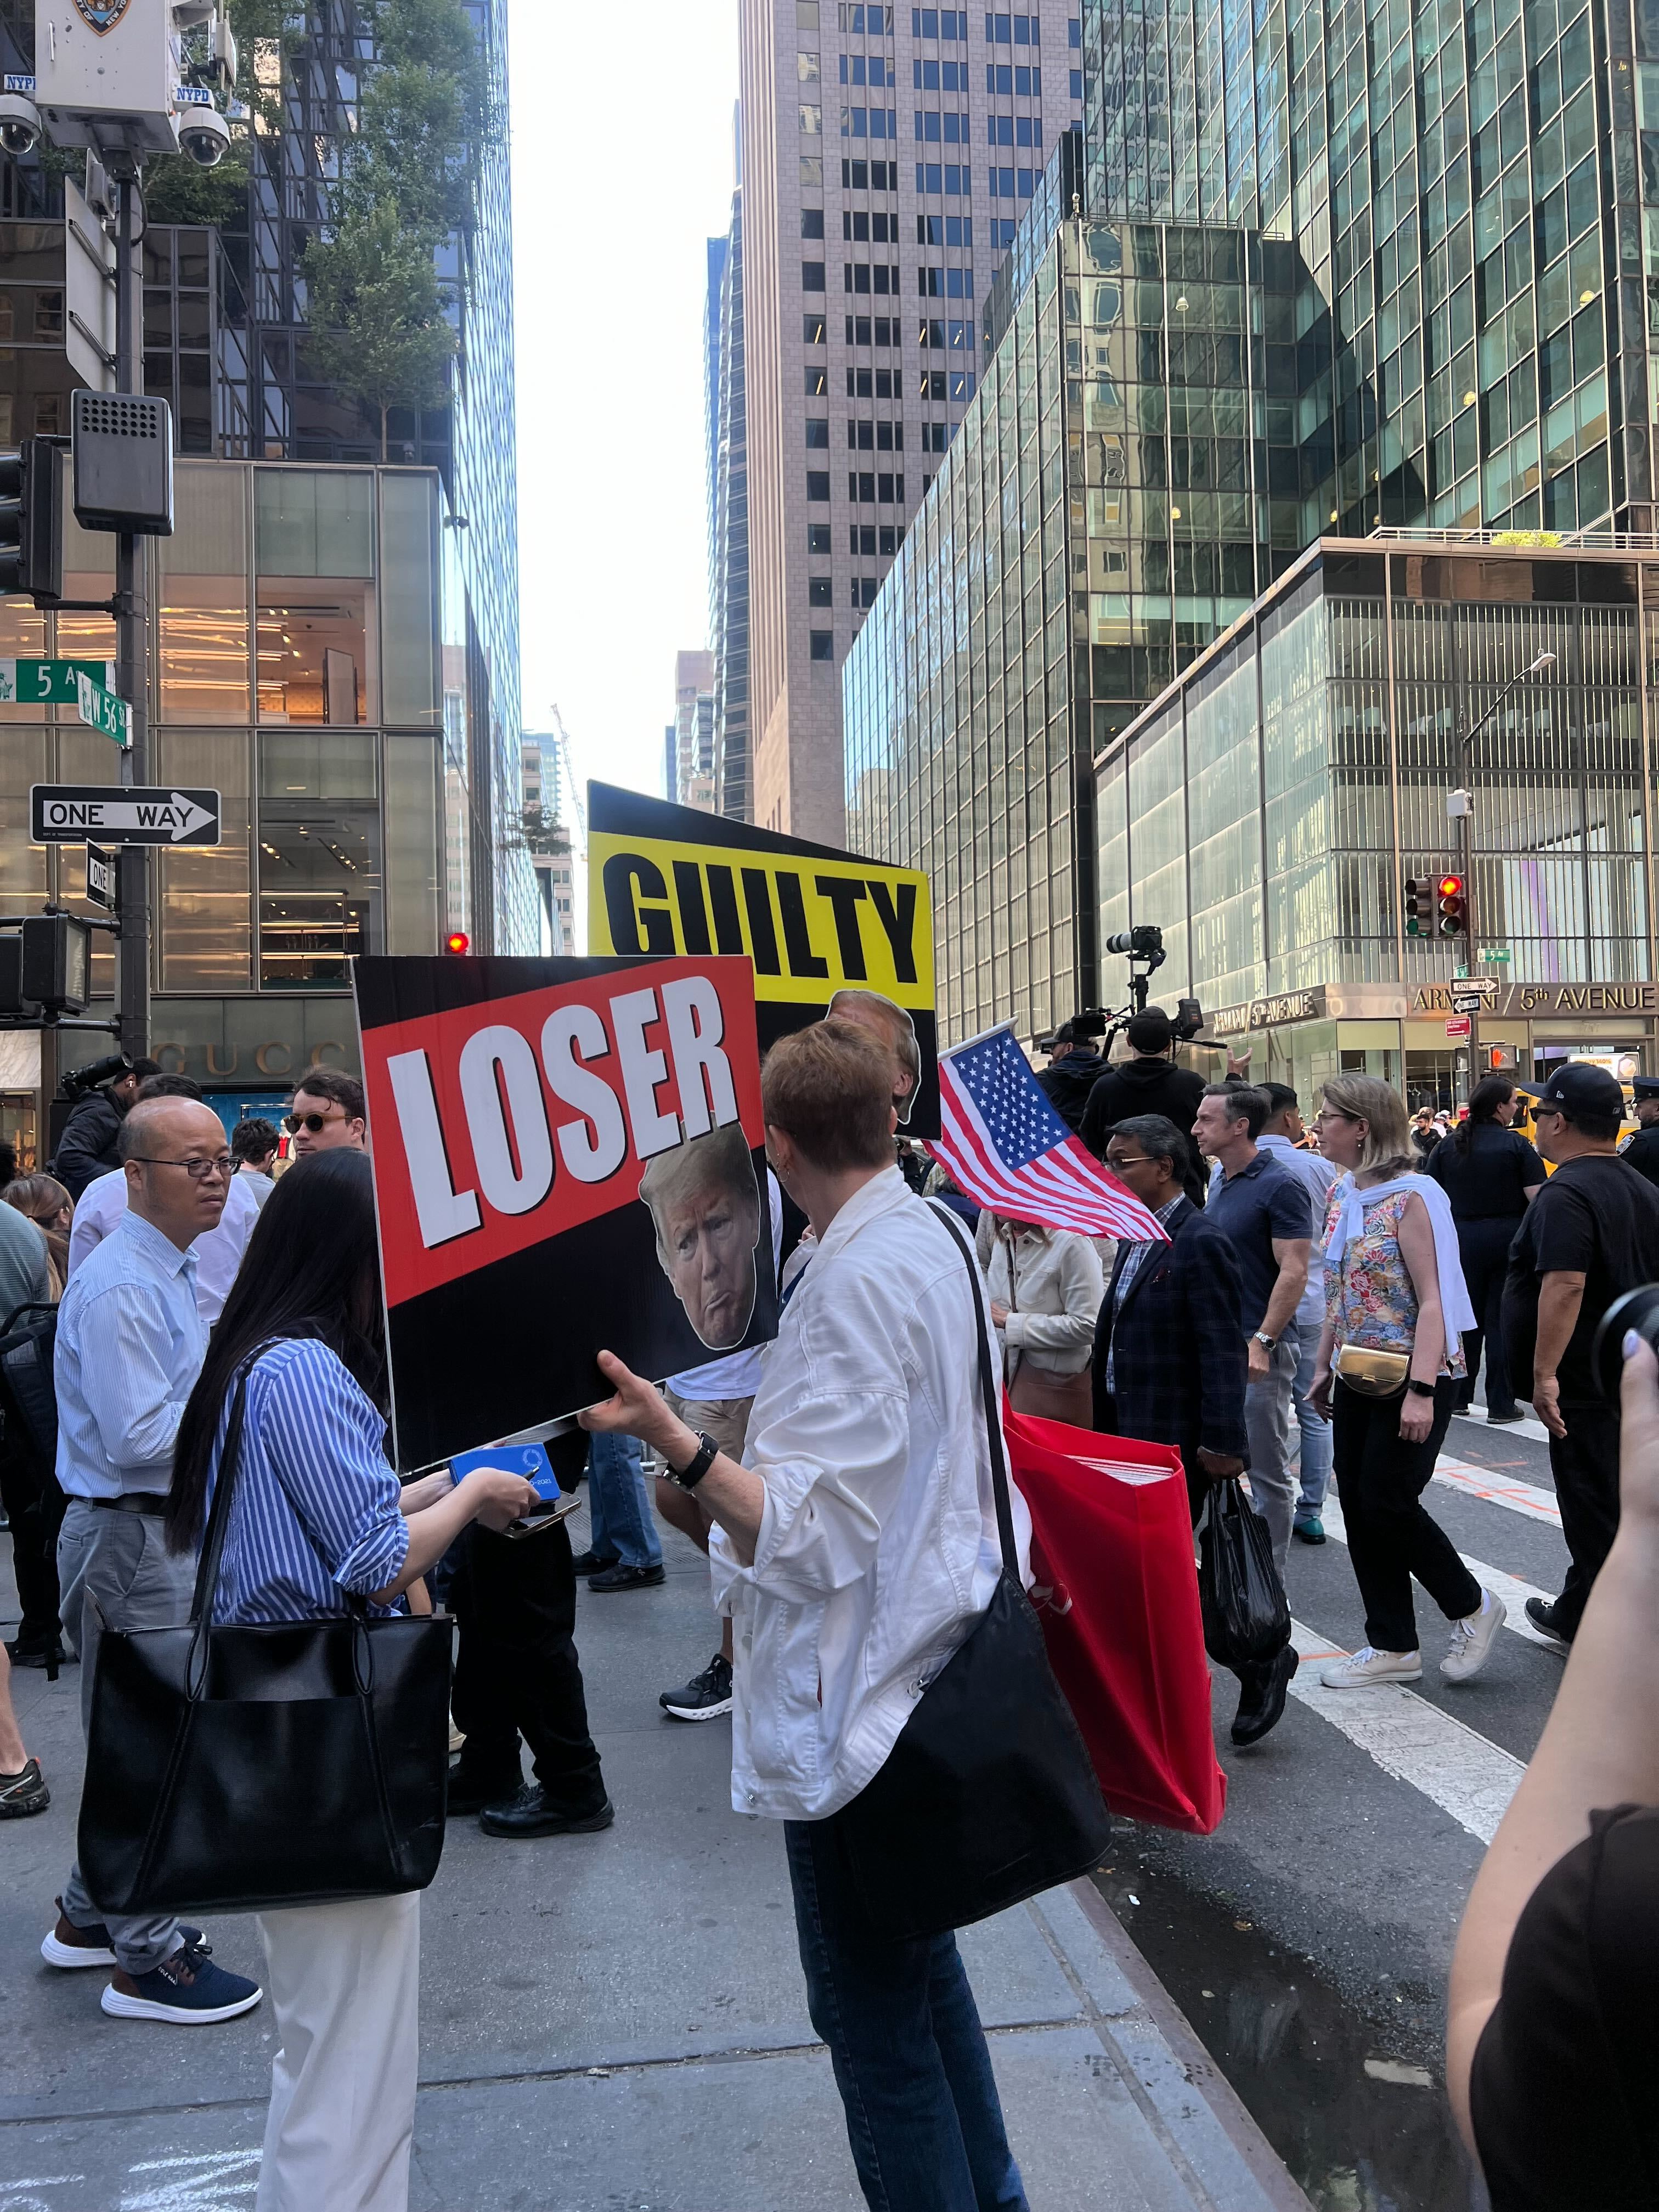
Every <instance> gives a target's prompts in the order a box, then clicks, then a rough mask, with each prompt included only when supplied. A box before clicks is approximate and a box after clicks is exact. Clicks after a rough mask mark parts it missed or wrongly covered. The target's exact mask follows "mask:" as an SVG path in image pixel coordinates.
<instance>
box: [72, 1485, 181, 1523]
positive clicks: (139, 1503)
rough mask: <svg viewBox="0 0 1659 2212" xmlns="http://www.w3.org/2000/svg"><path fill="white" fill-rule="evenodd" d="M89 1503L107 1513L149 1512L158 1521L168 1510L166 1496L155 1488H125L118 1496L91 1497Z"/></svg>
mask: <svg viewBox="0 0 1659 2212" xmlns="http://www.w3.org/2000/svg"><path fill="white" fill-rule="evenodd" d="M87 1503H88V1505H99V1506H101V1507H102V1508H103V1510H105V1512H106V1513H148V1514H149V1515H150V1516H152V1518H153V1519H155V1520H157V1521H159V1520H160V1519H161V1516H162V1515H163V1514H164V1513H165V1512H166V1511H167V1499H166V1498H165V1497H164V1496H162V1495H161V1492H158V1491H154V1490H124V1491H123V1492H121V1494H120V1496H119V1497H118V1498H88V1500H87Z"/></svg>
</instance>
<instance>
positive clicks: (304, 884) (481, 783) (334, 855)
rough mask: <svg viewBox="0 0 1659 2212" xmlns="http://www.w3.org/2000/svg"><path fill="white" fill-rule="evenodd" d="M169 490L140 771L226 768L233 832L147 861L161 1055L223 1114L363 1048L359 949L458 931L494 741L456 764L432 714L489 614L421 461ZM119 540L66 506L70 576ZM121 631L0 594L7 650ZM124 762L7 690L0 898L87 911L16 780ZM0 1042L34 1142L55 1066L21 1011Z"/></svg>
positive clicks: (97, 649) (73, 849)
mask: <svg viewBox="0 0 1659 2212" xmlns="http://www.w3.org/2000/svg"><path fill="white" fill-rule="evenodd" d="M175 509H176V515H177V528H176V530H175V532H174V534H173V537H171V538H155V539H148V540H144V541H142V542H143V545H144V547H145V550H146V555H147V558H148V560H149V592H150V603H151V605H152V608H153V610H154V620H153V623H152V655H151V663H150V684H149V713H150V745H151V769H152V775H151V781H154V782H157V783H172V784H176V785H179V786H183V787H191V786H195V787H199V786H207V787H210V788H212V789H214V790H216V791H218V792H219V793H221V795H222V834H221V841H220V842H219V844H218V845H217V846H216V847H212V848H179V849H178V850H176V851H173V850H168V851H164V852H162V853H161V854H158V855H157V857H156V860H155V862H154V863H153V864H152V865H153V867H154V870H155V873H154V874H153V876H152V890H153V904H152V922H153V928H152V935H151V956H152V968H151V985H152V988H153V990H154V993H155V999H154V1002H153V1015H152V1025H151V1036H152V1044H151V1050H152V1052H153V1053H154V1054H155V1057H156V1058H157V1059H159V1060H161V1064H162V1065H163V1066H165V1067H167V1068H169V1069H173V1070H179V1071H181V1072H183V1073H186V1074H189V1075H191V1076H193V1077H195V1078H196V1079H197V1081H198V1082H200V1083H201V1084H202V1085H204V1087H205V1088H206V1089H207V1090H208V1091H210V1093H213V1094H216V1101H215V1103H218V1104H220V1105H222V1106H223V1107H225V1108H227V1109H233V1108H237V1107H240V1106H243V1105H248V1104H252V1103H256V1102H258V1103H260V1104H261V1105H263V1106H265V1107H269V1106H271V1105H274V1104H276V1103H281V1102H282V1101H283V1099H284V1098H285V1097H286V1096H287V1093H288V1091H289V1090H290V1089H291V1088H292V1085H293V1080H294V1078H295V1076H296V1075H297V1074H298V1073H300V1072H301V1070H302V1069H304V1068H305V1067H306V1066H309V1065H311V1064H313V1062H318V1061H320V1062H323V1063H325V1064H328V1065H332V1066H347V1067H355V1066H356V1057H357V1055H356V1021H355V1017H354V1014H353V1010H352V1002H351V994H350V975H349V961H350V959H351V957H352V956H353V955H354V954H356V953H364V952H412V953H431V952H434V951H436V949H437V946H438V943H439V940H440V938H441V934H442V933H443V932H444V931H445V930H446V929H447V928H450V927H463V928H465V927H468V914H469V912H470V908H468V907H467V906H466V904H465V900H466V879H467V870H468V867H469V866H470V865H471V856H472V855H473V854H475V852H476V851H477V848H478V846H479V843H480V841H481V836H482V831H483V826H484V825H486V824H487V823H488V820H489V814H488V809H489V804H490V800H491V792H490V788H489V752H488V749H487V748H486V747H484V746H482V745H478V746H473V747H471V749H470V750H469V749H467V748H465V745H464V748H463V749H464V751H465V763H464V764H463V766H462V769H461V771H460V772H459V774H458V773H457V770H456V766H455V763H454V761H453V757H451V753H450V744H449V732H450V731H451V729H452V727H453V726H457V725H458V724H459V726H460V728H461V729H462V731H463V733H465V726H466V717H467V714H468V711H469V708H468V702H469V700H470V699H471V700H473V701H476V700H477V697H478V696H479V694H480V689H481V685H480V676H479V671H478V668H477V658H478V656H477V635H478V629H477V623H476V621H475V620H474V619H473V618H472V617H471V612H470V609H469V605H468V602H467V599H466V597H465V590H464V588H463V587H462V586H461V583H460V580H459V574H458V571H457V568H456V566H455V563H454V562H453V557H452V558H450V559H448V560H446V558H445V555H446V552H447V550H448V548H449V546H450V544H452V543H453V536H454V533H453V532H450V531H447V530H446V529H445V528H444V527H443V523H444V519H445V517H446V514H447V511H448V510H447V507H446V504H445V501H444V495H443V487H442V483H441V479H440V477H439V476H438V474H437V472H436V471H434V470H425V469H379V468H365V469H348V468H341V467H331V468H299V467H289V466H285V465H276V464H271V463H265V462H256V463H247V462H228V461H211V460H195V461H192V460H182V459H181V460H180V461H179V464H178V467H177V477H176V485H175ZM114 544H115V541H114V539H113V538H112V537H109V536H107V535H104V534H98V535H93V534H90V533H88V532H82V531H80V530H78V529H77V528H76V526H75V524H74V522H73V520H70V521H69V522H68V525H67V529H66V555H65V589H66V593H67V594H68V595H69V596H72V597H74V598H77V599H98V598H105V597H107V596H108V594H109V592H110V591H111V589H112V580H113V579H112V562H113V553H114ZM114 650H115V641H114V626H113V624H112V623H111V622H110V621H109V619H108V618H107V617H104V616H100V615H90V614H74V613H59V614H56V615H46V614H40V613H37V612H36V611H34V609H33V606H32V605H30V603H29V602H28V601H27V600H26V599H5V600H0V658H9V657H10V656H13V655H18V654H21V655H24V656H28V655H33V654H42V655H51V654H54V653H61V654H63V655H64V656H66V657H69V658H73V659H97V660H101V659H108V658H109V657H111V656H112V654H113V653H114ZM483 688H485V689H487V687H483ZM467 763H470V765H468V764H467ZM119 780H120V754H119V752H118V750H117V749H116V747H115V746H114V745H112V744H111V743H110V742H109V740H108V739H107V738H104V737H102V736H100V735H99V734H98V733H97V732H94V731H93V730H90V729H88V727H87V726H86V725H85V724H83V723H82V721H80V720H79V719H78V717H77V716H76V713H75V710H74V709H73V708H67V707H64V708H40V707H27V706H20V705H15V704H11V705H5V706H0V901H3V904H4V911H6V912H7V913H9V914H18V913H22V912H25V911H32V910H34V909H36V908H39V907H40V904H41V902H43V901H45V900H48V899H50V900H54V901H56V902H58V903H59V904H60V905H63V906H65V907H67V908H70V909H71V910H72V911H75V912H77V913H86V914H91V913H93V912H94V911H95V909H94V908H91V907H89V906H88V904H87V902H86V901H85V898H84V896H83V894H84V890H85V884H86V875H85V856H84V848H82V847H81V846H78V845H55V846H50V847H46V846H40V845H32V844H31V843H30V842H29V804H28V793H29V787H30V786H31V785H32V784H35V783H56V782H62V783H79V784H116V783H118V781H119ZM485 842H487V841H485ZM458 856H459V868H458V866H457V865H456V862H457V857H458ZM528 865H529V864H528V861H527V860H526V868H527V867H528ZM533 896H535V891H534V884H533V880H532V897H533ZM458 899H459V901H460V902H462V904H461V910H459V911H458V910H457V903H456V902H457V900H458ZM108 942H109V941H108V939H106V938H104V937H102V936H100V937H98V938H97V939H95V940H94V946H95V949H94V970H93V982H94V994H95V997H96V999H97V1000H98V1001H99V1003H98V1004H96V1005H95V1006H94V1007H93V1009H92V1012H94V1013H95V1014H99V1015H107V1014H108V1012H109V1011H110V1007H109V1004H108V1001H109V1000H110V998H111V996H112V988H113V976H112V965H113V963H112V957H111V955H110V952H109V951H108ZM3 1042H4V1044H5V1045H6V1047H7V1048H8V1050H9V1052H10V1053H11V1054H12V1055H13V1062H14V1063H15V1064H11V1063H9V1064H8V1066H7V1067H6V1069H5V1070H4V1072H3V1074H0V1093H3V1097H0V1115H3V1121H4V1124H5V1132H6V1133H8V1134H10V1135H13V1136H14V1138H15V1140H16V1141H18V1143H19V1145H20V1152H21V1156H23V1157H28V1156H30V1155H33V1153H34V1152H36V1149H37V1144H38V1139H39V1136H40V1109H41V1106H42V1104H43V1100H42V1098H41V1097H40V1095H39V1092H40V1086H41V1085H42V1082H43V1080H44V1084H45V1086H46V1091H47V1094H48V1095H49V1093H50V1089H51V1086H52V1079H53V1074H54V1070H53V1069H52V1067H51V1066H46V1068H44V1069H40V1070H38V1071H37V1070H34V1069H31V1068H26V1067H24V1066H22V1064H21V1060H20V1059H18V1057H17V1055H18V1053H19V1052H20V1050H21V1048H27V1050H28V1051H29V1052H32V1053H35V1054H38V1052H39V1049H40V1036H39V1033H38V1032H31V1033H27V1035H25V1034H21V1033H15V1034H14V1035H13V1036H10V1037H9V1038H6V1039H5V1040H3ZM57 1045H58V1051H59V1054H61V1066H64V1067H71V1066H76V1065H78V1064H79V1063H80V1062H81V1061H82V1060H91V1059H94V1058H96V1057H97V1056H98V1054H100V1052H102V1051H104V1050H106V1049H108V1048H109V1047H108V1045H107V1044H106V1043H104V1042H100V1040H99V1038H98V1037H97V1036H96V1035H95V1034H94V1033H92V1032H89V1031H88V1032H82V1033H78V1034H76V1035H75V1036H73V1037H71V1036H70V1035H68V1034H64V1035H62V1036H59V1037H58V1040H57Z"/></svg>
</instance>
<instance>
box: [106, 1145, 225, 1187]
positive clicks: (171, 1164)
mask: <svg viewBox="0 0 1659 2212" xmlns="http://www.w3.org/2000/svg"><path fill="white" fill-rule="evenodd" d="M127 1157H128V1158H130V1159H135V1160H142V1161H143V1164H144V1165H145V1166H146V1167H149V1168H182V1169H183V1170H184V1171H185V1174H186V1175H187V1176H189V1177H190V1179H191V1182H206V1181H207V1179H208V1177H209V1176H226V1177H229V1176H232V1175H234V1173H235V1170H236V1163H235V1161H234V1159H232V1158H231V1156H230V1154H229V1153H228V1152H221V1153H220V1155H219V1157H218V1158H217V1159H214V1160H163V1159H158V1158H156V1156H155V1153H154V1152H130V1153H129V1154H128V1156H127Z"/></svg>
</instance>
